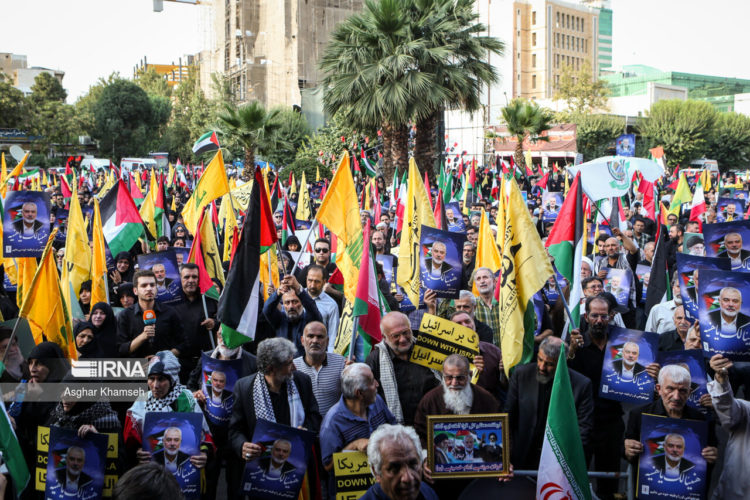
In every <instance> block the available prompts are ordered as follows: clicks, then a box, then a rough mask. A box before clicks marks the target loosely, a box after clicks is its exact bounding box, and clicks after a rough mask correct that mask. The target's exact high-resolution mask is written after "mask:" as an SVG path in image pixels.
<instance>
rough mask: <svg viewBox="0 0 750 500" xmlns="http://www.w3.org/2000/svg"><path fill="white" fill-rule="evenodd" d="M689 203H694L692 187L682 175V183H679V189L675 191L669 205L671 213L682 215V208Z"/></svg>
mask: <svg viewBox="0 0 750 500" xmlns="http://www.w3.org/2000/svg"><path fill="white" fill-rule="evenodd" d="M689 201H693V193H691V192H690V186H689V185H688V181H687V178H686V177H685V174H680V181H679V182H678V183H677V189H675V192H674V194H673V195H672V202H671V203H670V205H669V213H670V214H675V215H680V206H682V204H683V203H687V202H689Z"/></svg>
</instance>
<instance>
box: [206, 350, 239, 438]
mask: <svg viewBox="0 0 750 500" xmlns="http://www.w3.org/2000/svg"><path fill="white" fill-rule="evenodd" d="M201 373H202V374H203V377H201V390H202V391H203V394H204V395H205V396H206V404H205V406H204V411H203V413H205V415H206V420H208V421H209V422H210V423H211V424H213V425H215V426H217V427H228V426H229V417H231V416H232V407H233V406H234V392H233V391H234V384H235V382H237V379H238V378H239V375H240V374H241V373H242V359H216V358H212V357H211V356H209V355H208V354H206V353H205V352H203V353H201Z"/></svg>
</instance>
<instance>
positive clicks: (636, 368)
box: [599, 326, 659, 403]
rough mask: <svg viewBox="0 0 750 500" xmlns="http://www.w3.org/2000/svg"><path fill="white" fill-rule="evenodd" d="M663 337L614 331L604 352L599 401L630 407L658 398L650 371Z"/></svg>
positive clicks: (612, 330)
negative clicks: (654, 397) (607, 400)
mask: <svg viewBox="0 0 750 500" xmlns="http://www.w3.org/2000/svg"><path fill="white" fill-rule="evenodd" d="M658 346H659V336H658V334H656V333H652V332H641V331H639V330H629V329H627V328H619V327H616V326H614V327H612V328H611V330H610V333H609V340H608V341H607V348H606V349H605V351H604V365H603V366H602V378H601V384H600V386H599V397H602V398H607V399H614V400H615V401H623V402H627V403H648V402H649V401H651V400H652V399H653V396H654V382H655V381H654V379H653V378H651V376H650V375H649V374H648V373H647V372H646V367H647V366H648V365H650V364H651V363H654V362H655V361H656V353H657V351H658Z"/></svg>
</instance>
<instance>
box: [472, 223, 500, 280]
mask: <svg viewBox="0 0 750 500" xmlns="http://www.w3.org/2000/svg"><path fill="white" fill-rule="evenodd" d="M499 215H500V214H499V212H498V216H499ZM499 234H500V228H499V227H498V235H499ZM502 263H503V261H502V259H501V258H500V251H499V250H498V249H497V243H495V241H494V239H493V238H492V231H491V230H490V221H489V218H488V217H487V214H486V213H485V211H484V209H482V218H481V219H480V221H479V237H478V239H477V257H476V269H479V268H480V267H489V268H490V269H492V272H493V273H496V272H498V271H499V270H500V268H501V267H502Z"/></svg>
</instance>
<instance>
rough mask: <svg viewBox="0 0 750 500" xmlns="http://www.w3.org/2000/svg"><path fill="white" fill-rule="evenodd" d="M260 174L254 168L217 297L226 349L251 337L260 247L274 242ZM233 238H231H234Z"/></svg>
mask: <svg viewBox="0 0 750 500" xmlns="http://www.w3.org/2000/svg"><path fill="white" fill-rule="evenodd" d="M262 186H263V175H262V174H261V171H260V168H258V167H257V166H256V167H255V183H254V184H253V188H252V190H251V191H250V199H249V200H248V205H247V210H246V213H247V217H246V219H245V224H244V225H243V226H242V233H240V237H239V243H238V244H237V249H236V251H235V255H234V257H233V260H232V265H231V267H230V268H229V275H228V277H227V284H226V288H225V289H224V292H223V293H222V294H221V298H220V299H219V310H218V313H217V318H218V320H219V321H220V322H221V335H222V338H223V339H224V344H226V346H227V347H229V348H230V349H233V348H235V347H237V346H240V345H242V344H244V343H245V342H250V341H251V340H253V339H254V338H255V326H256V324H257V322H258V306H259V305H260V250H261V247H270V246H271V245H273V244H274V243H276V241H277V238H276V229H275V228H276V226H275V225H274V222H273V214H272V213H271V207H270V206H269V203H268V197H267V196H266V194H265V193H261V189H262ZM236 240H237V239H235V241H236Z"/></svg>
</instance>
